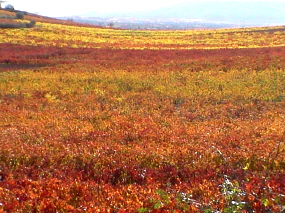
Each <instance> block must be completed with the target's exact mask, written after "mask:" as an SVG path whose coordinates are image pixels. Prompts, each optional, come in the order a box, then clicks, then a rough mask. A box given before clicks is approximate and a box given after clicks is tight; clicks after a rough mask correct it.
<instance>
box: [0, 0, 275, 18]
mask: <svg viewBox="0 0 285 213" xmlns="http://www.w3.org/2000/svg"><path fill="white" fill-rule="evenodd" d="M6 1H7V2H6V4H12V5H13V6H14V7H15V9H18V10H24V11H28V12H37V13H39V14H40V15H47V16H65V15H67V16H68V15H77V14H84V13H86V12H90V11H101V12H120V11H138V10H143V9H149V10H151V9H157V8H160V7H162V6H163V7H167V6H171V5H174V4H178V3H182V2H191V0H143V1H135V0H95V1H92V0H79V1H77V2H76V1H74V0H46V1H45V0H6ZM228 1H230V0H228ZM251 1H253V0H251ZM271 1H272V0H271ZM6 4H4V5H3V6H5V5H6Z"/></svg>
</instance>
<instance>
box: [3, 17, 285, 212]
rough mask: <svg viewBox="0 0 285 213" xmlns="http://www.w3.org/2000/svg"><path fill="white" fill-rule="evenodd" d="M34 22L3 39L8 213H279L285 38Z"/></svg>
mask: <svg viewBox="0 0 285 213" xmlns="http://www.w3.org/2000/svg"><path fill="white" fill-rule="evenodd" d="M38 20H39V19H38ZM38 20H37V22H38V24H37V25H38V27H37V28H32V29H13V30H10V29H3V30H2V31H1V32H0V70H1V72H0V82H1V83H0V109H1V110H0V133H1V134H0V147H1V149H0V211H3V212H282V211H284V208H285V185H284V184H285V175H284V169H285V161H284V159H285V142H284V137H285V131H284V119H285V111H284V109H285V93H284V91H285V90H284V89H285V88H284V85H285V74H284V71H285V60H284V55H285V47H284V43H285V42H284V40H285V31H284V28H283V27H275V28H255V29H254V28H252V29H232V30H216V31H210V30H207V31H126V30H112V29H98V28H94V27H93V28H91V27H89V28H87V27H78V26H71V25H67V23H65V25H60V24H59V22H58V21H54V22H56V23H57V24H55V23H54V24H51V23H46V22H45V23H44V22H39V21H38ZM42 20H43V19H42ZM49 21H50V22H53V21H52V20H49ZM11 35H13V36H11Z"/></svg>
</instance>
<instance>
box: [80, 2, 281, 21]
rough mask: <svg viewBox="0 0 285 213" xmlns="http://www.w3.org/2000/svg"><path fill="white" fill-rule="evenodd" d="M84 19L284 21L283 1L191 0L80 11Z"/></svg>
mask: <svg viewBox="0 0 285 213" xmlns="http://www.w3.org/2000/svg"><path fill="white" fill-rule="evenodd" d="M80 17H81V18H84V19H85V20H87V19H88V20H91V19H92V18H97V19H98V18H100V19H101V20H102V19H104V20H113V21H114V20H115V22H116V21H117V22H120V20H121V21H122V20H125V21H126V20H140V21H143V20H145V21H150V20H152V21H155V20H156V21H159V22H169V21H171V22H173V21H174V22H189V21H192V22H195V23H197V22H199V23H214V24H223V25H225V24H226V25H232V26H271V25H285V1H191V2H187V3H182V4H177V5H175V6H172V7H161V8H160V9H156V10H152V11H139V12H120V13H102V12H89V13H86V14H82V15H80Z"/></svg>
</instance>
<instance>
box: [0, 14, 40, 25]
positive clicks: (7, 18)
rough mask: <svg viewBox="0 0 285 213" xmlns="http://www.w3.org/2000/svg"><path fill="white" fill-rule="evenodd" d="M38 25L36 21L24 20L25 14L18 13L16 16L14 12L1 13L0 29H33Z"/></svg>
mask: <svg viewBox="0 0 285 213" xmlns="http://www.w3.org/2000/svg"><path fill="white" fill-rule="evenodd" d="M9 11H10V10H9ZM35 24H36V21H34V20H30V21H29V20H24V12H16V13H15V16H14V13H12V12H6V13H3V12H2V11H1V13H0V28H2V29H3V28H4V29H9V28H14V29H17V28H32V27H34V26H35Z"/></svg>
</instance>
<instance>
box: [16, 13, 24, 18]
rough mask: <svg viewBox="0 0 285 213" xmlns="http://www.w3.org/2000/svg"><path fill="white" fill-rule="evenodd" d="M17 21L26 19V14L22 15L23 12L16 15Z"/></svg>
mask: <svg viewBox="0 0 285 213" xmlns="http://www.w3.org/2000/svg"><path fill="white" fill-rule="evenodd" d="M16 19H24V13H22V12H17V13H16Z"/></svg>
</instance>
